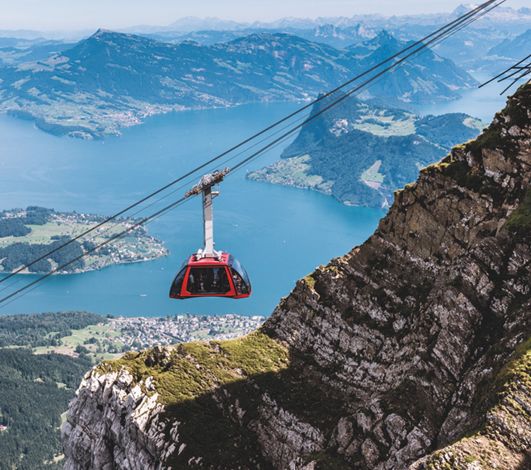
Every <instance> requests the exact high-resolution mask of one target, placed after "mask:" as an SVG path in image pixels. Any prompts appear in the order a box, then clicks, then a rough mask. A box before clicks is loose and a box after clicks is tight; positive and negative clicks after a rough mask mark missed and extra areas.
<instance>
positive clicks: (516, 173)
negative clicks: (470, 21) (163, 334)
mask: <svg viewBox="0 0 531 470" xmlns="http://www.w3.org/2000/svg"><path fill="white" fill-rule="evenodd" d="M530 118H531V85H529V84H528V85H527V86H525V87H522V88H521V89H520V90H519V91H518V92H517V93H516V94H515V96H514V97H512V98H511V99H510V100H509V102H508V105H507V107H506V109H505V110H504V111H503V112H501V113H500V114H498V115H497V116H496V117H495V119H494V122H493V123H492V124H491V126H490V127H489V128H488V129H487V130H486V131H485V132H484V133H483V134H482V135H481V136H480V137H479V138H478V139H477V140H475V141H472V142H469V143H467V144H465V145H462V146H460V147H457V148H455V149H454V150H452V152H451V154H450V155H449V156H448V157H446V158H445V159H444V160H443V161H442V162H440V163H439V164H437V165H433V166H430V167H427V168H425V169H424V170H422V171H421V174H420V176H419V178H418V180H417V182H416V183H415V184H412V185H409V186H407V187H406V188H404V190H402V191H400V192H398V193H397V194H396V197H395V202H394V205H393V206H392V208H391V210H390V211H389V214H388V215H387V217H385V218H384V219H383V220H382V221H381V223H380V226H379V228H378V229H377V231H376V232H375V233H374V235H373V236H372V237H371V238H370V239H369V240H368V241H367V242H366V243H365V244H363V245H362V246H360V247H357V248H355V249H353V250H352V251H351V252H350V253H348V254H347V255H345V256H343V257H341V258H338V259H335V260H333V261H332V262H331V263H330V264H329V265H328V266H324V267H320V268H318V269H317V270H316V271H315V272H314V273H313V274H311V275H310V276H307V277H306V278H305V279H303V280H301V281H299V282H298V283H297V285H296V287H295V289H294V291H293V292H292V293H291V294H290V295H289V296H288V297H287V298H285V299H283V300H282V301H281V303H280V305H279V306H278V307H277V309H276V310H275V312H274V313H273V315H272V317H271V318H270V320H269V321H268V322H267V323H266V325H265V326H264V327H263V328H262V329H261V330H260V331H259V332H256V333H253V334H251V335H250V336H247V337H245V338H242V339H239V340H236V341H226V342H212V343H192V344H187V345H180V346H176V347H174V348H169V349H161V348H156V349H154V350H151V351H146V352H143V353H135V354H129V355H126V356H125V357H124V358H122V359H120V360H118V361H115V362H108V363H104V364H102V365H100V366H98V367H97V368H95V369H94V370H92V371H91V372H89V373H88V374H87V375H86V377H85V379H84V380H83V382H82V384H81V386H80V388H79V390H78V392H77V398H76V399H75V400H74V401H73V402H72V403H71V406H70V410H69V413H68V419H67V422H66V423H65V425H64V427H63V439H64V445H65V454H66V465H65V468H66V469H68V470H74V469H89V468H93V469H114V468H119V469H126V468H127V469H159V468H160V469H162V468H174V469H177V468H211V469H270V468H278V469H287V468H289V469H306V470H310V469H319V468H322V469H340V468H354V469H381V470H383V469H406V468H410V469H415V470H421V469H454V468H455V469H467V470H472V469H474V470H478V469H493V468H498V469H524V468H529V465H530V464H531V460H530V455H529V453H528V451H529V449H530V448H531V426H530V410H531V377H530V369H531V353H530V350H529V348H530V340H529V338H530V328H529V320H530V315H529V312H530V310H531V296H530V285H531V256H530V255H531V193H530V192H529V189H528V188H529V180H530V177H531V171H530V166H531V119H530Z"/></svg>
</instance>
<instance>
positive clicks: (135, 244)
mask: <svg viewBox="0 0 531 470" xmlns="http://www.w3.org/2000/svg"><path fill="white" fill-rule="evenodd" d="M104 220H105V218H104V217H102V216H98V215H93V214H84V213H77V212H57V211H55V210H53V209H46V208H43V207H36V206H33V207H28V208H26V209H11V210H5V211H3V212H0V273H11V272H14V271H16V270H18V269H20V268H21V267H23V266H25V265H27V264H29V263H31V262H33V261H34V260H37V259H39V258H41V257H44V256H46V255H47V254H48V253H51V252H52V251H54V250H56V249H57V251H54V252H53V253H51V254H50V256H46V257H45V258H43V259H41V260H40V261H38V262H36V263H35V264H33V265H31V266H28V268H27V269H24V270H23V271H21V274H39V273H48V272H50V271H52V270H56V269H57V270H58V271H57V274H73V273H82V272H87V271H94V270H98V269H103V268H105V267H107V266H111V265H116V264H126V263H138V262H144V261H150V260H154V259H157V258H160V257H163V256H166V255H167V254H168V250H167V249H166V247H165V246H164V244H163V243H162V242H161V241H160V240H157V239H156V238H154V237H152V236H150V235H149V234H148V233H147V231H146V229H145V228H143V227H136V228H134V229H132V228H133V226H134V225H135V224H136V223H137V220H136V219H131V218H121V219H116V220H114V221H113V222H110V223H108V224H105V225H104V226H102V227H99V228H98V229H96V230H95V231H94V232H92V233H90V234H89V235H87V236H86V237H82V238H80V239H79V240H77V239H76V238H77V237H78V236H80V235H81V234H82V233H84V232H86V231H87V230H89V229H90V228H92V227H94V226H96V225H98V224H99V223H101V222H102V221H104ZM128 229H132V230H131V231H130V232H129V233H127V235H125V236H124V237H121V238H118V239H116V240H113V241H112V242H110V243H109V244H107V245H105V246H103V247H101V248H100V249H97V250H95V248H96V247H97V246H98V245H100V244H101V243H104V242H105V241H107V240H109V239H111V238H112V237H113V236H115V235H116V234H118V233H121V232H124V231H126V230H128ZM69 241H70V242H71V243H69V244H68V245H67V246H65V247H63V248H61V249H58V248H60V247H61V246H63V245H64V244H65V243H67V242H69ZM82 255H85V256H84V257H83V258H81V259H77V258H78V257H80V256H82ZM72 260H76V261H73V262H72V263H71V264H68V265H67V266H66V264H67V263H69V262H70V261H72ZM62 266H64V267H62Z"/></svg>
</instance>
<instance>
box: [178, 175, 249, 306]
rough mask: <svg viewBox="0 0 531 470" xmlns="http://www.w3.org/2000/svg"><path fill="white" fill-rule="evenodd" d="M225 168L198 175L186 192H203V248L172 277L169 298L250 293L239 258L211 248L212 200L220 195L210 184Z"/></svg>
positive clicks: (213, 183)
mask: <svg viewBox="0 0 531 470" xmlns="http://www.w3.org/2000/svg"><path fill="white" fill-rule="evenodd" d="M228 172H229V170H228V169H225V170H223V171H216V172H214V173H212V174H208V175H205V176H203V177H202V178H201V181H200V182H199V184H198V185H196V186H194V187H193V188H192V189H191V190H190V191H189V192H188V193H187V194H186V195H187V196H192V195H197V194H200V193H202V195H203V230H204V239H205V240H204V241H205V244H204V248H203V249H200V250H198V252H197V253H195V254H193V255H192V256H190V258H189V259H188V260H187V261H185V263H184V264H183V266H182V267H181V270H180V271H179V273H178V274H177V276H176V277H175V280H174V281H173V284H172V286H171V290H170V297H171V298H172V299H191V298H197V297H226V298H231V299H244V298H246V297H249V296H250V295H251V282H250V280H249V276H248V275H247V272H246V271H245V269H244V267H243V266H242V265H241V264H240V262H239V261H238V260H237V259H235V258H234V257H233V256H232V255H231V254H230V253H224V252H222V251H216V250H215V249H214V222H213V209H212V200H213V199H214V197H216V196H218V195H219V192H217V191H213V190H212V187H213V186H214V185H216V184H218V183H220V182H221V181H223V178H224V177H225V176H226V175H227V173H228Z"/></svg>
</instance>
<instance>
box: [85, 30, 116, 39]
mask: <svg viewBox="0 0 531 470" xmlns="http://www.w3.org/2000/svg"><path fill="white" fill-rule="evenodd" d="M110 34H112V35H114V34H119V33H117V32H115V31H111V30H110V29H105V28H98V30H97V31H96V32H95V33H94V34H93V35H92V36H90V38H101V37H104V36H108V35H110Z"/></svg>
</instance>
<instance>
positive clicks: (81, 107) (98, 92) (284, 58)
mask: <svg viewBox="0 0 531 470" xmlns="http://www.w3.org/2000/svg"><path fill="white" fill-rule="evenodd" d="M402 46H403V44H402V45H401V43H399V42H398V41H396V40H395V39H394V38H392V37H391V36H389V35H388V34H382V35H380V36H378V37H377V38H375V39H373V40H372V41H371V42H370V43H368V44H365V45H364V46H363V47H361V46H360V47H361V49H360V50H361V51H363V52H360V50H358V49H356V51H355V52H353V51H340V50H338V49H334V48H333V47H330V46H327V45H324V44H318V43H315V42H310V41H307V40H305V39H302V38H299V37H296V36H292V35H287V34H266V33H263V34H252V35H250V36H247V37H243V38H238V39H235V40H234V41H231V42H229V43H224V44H215V45H212V46H201V45H199V44H197V43H193V42H184V43H180V44H168V43H163V42H158V41H154V40H152V39H149V38H146V37H141V36H134V35H126V34H119V33H112V32H106V31H98V32H97V33H96V34H94V35H93V36H91V37H90V38H88V39H86V40H84V41H81V42H80V43H79V44H77V45H76V46H75V47H73V48H71V49H69V50H66V51H64V52H62V53H59V54H55V55H52V56H51V57H50V58H49V59H46V60H42V61H36V62H28V63H23V64H19V65H16V66H12V67H4V68H1V69H0V112H1V111H3V112H9V113H11V114H14V115H16V116H19V117H24V118H30V119H34V120H36V121H37V123H38V125H39V126H40V127H41V128H43V129H44V130H48V131H51V132H55V133H58V134H69V135H73V136H77V137H84V138H91V137H98V136H102V135H105V134H113V133H118V132H119V130H120V128H122V127H124V126H130V125H134V124H137V123H139V122H140V121H141V120H142V118H144V117H145V116H148V115H151V114H156V113H162V112H168V111H171V110H182V109H189V108H205V107H216V106H232V105H237V104H241V103H248V102H258V101H286V100H288V101H289V100H291V101H293V100H307V99H308V98H310V97H312V96H315V95H317V94H318V93H320V92H323V91H326V90H328V89H330V88H332V87H334V86H336V85H338V84H339V83H341V82H343V81H345V80H346V79H347V78H350V77H352V76H353V75H354V74H355V73H357V72H359V71H361V70H364V69H365V68H366V67H368V66H370V65H373V64H374V63H376V62H377V61H379V60H380V59H381V58H382V57H384V56H385V55H386V54H387V53H388V52H393V51H395V49H396V48H399V47H402ZM421 75H422V77H421ZM385 83H388V86H385ZM474 84H475V81H474V79H472V78H471V77H470V76H469V75H467V74H466V73H465V72H463V71H462V70H460V69H459V68H457V67H456V66H455V65H454V64H453V63H452V62H451V61H449V60H446V59H441V58H439V57H437V56H435V55H434V54H433V53H431V52H427V53H425V54H423V55H422V56H420V57H419V58H418V61H411V62H409V63H407V64H405V65H404V66H403V67H401V69H400V70H399V71H397V72H395V73H393V74H390V76H389V78H386V80H384V81H382V82H380V83H379V84H378V85H377V91H378V93H379V96H381V97H382V98H383V99H385V98H388V99H390V100H391V99H393V100H394V99H398V100H401V101H404V102H407V103H414V102H417V101H418V100H423V102H436V101H440V100H450V99H453V98H456V97H457V96H458V94H457V92H458V90H460V89H463V88H467V87H470V86H472V85H474ZM382 86H383V87H382Z"/></svg>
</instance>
